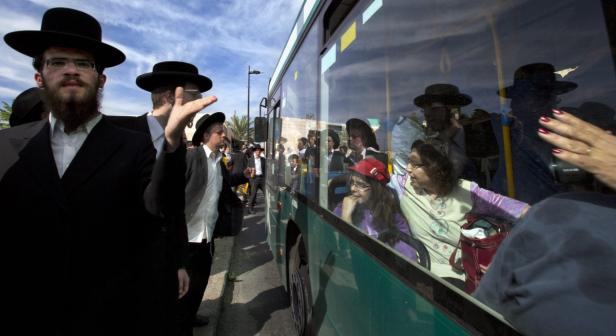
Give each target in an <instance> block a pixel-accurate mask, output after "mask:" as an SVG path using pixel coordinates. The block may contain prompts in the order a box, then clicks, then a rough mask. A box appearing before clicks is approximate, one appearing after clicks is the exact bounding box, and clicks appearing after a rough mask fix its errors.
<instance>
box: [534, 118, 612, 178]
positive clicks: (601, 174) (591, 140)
mask: <svg viewBox="0 0 616 336" xmlns="http://www.w3.org/2000/svg"><path fill="white" fill-rule="evenodd" d="M553 112H554V118H548V117H546V116H543V117H541V118H540V119H539V123H540V124H541V126H543V127H544V128H541V129H539V131H538V134H539V137H541V138H542V139H543V140H545V141H547V142H549V143H551V144H552V145H554V146H556V148H555V149H554V150H552V153H553V154H554V156H556V157H557V158H560V159H562V160H564V161H566V162H569V163H571V164H573V165H575V166H578V167H580V168H582V169H584V170H586V171H588V172H590V173H592V174H594V175H595V177H597V179H599V180H600V181H602V182H603V183H605V184H607V185H608V186H610V187H611V188H612V189H615V190H616V136H614V135H612V134H610V133H609V132H608V131H605V130H602V129H601V128H599V127H596V126H594V125H592V124H590V123H587V122H585V121H583V120H581V119H578V118H576V117H574V116H573V115H571V114H569V113H567V112H564V111H561V110H553Z"/></svg>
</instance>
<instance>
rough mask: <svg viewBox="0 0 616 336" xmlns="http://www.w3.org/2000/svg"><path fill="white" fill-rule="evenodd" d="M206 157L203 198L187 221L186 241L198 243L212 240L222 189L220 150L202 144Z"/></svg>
mask: <svg viewBox="0 0 616 336" xmlns="http://www.w3.org/2000/svg"><path fill="white" fill-rule="evenodd" d="M203 150H204V151H205V157H206V158H207V165H208V166H207V182H206V187H205V192H204V193H203V198H202V199H201V203H199V207H198V208H197V211H196V212H195V214H194V215H193V217H192V218H191V219H190V220H189V221H188V223H187V225H188V241H189V242H191V243H200V242H201V241H203V240H206V241H208V242H211V241H212V235H213V234H214V226H215V225H216V220H217V219H218V198H219V197H220V192H221V190H222V171H221V169H220V159H221V158H222V155H221V154H220V151H218V150H216V151H212V150H211V149H210V148H209V147H208V146H207V145H203Z"/></svg>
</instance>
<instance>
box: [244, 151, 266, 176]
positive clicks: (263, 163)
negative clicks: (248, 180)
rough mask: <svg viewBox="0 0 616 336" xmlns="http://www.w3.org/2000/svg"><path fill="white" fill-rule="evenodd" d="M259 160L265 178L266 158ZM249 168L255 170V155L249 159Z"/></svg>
mask: <svg viewBox="0 0 616 336" xmlns="http://www.w3.org/2000/svg"><path fill="white" fill-rule="evenodd" d="M259 160H260V161H261V172H262V173H263V176H262V177H263V178H265V161H266V160H265V158H264V157H260V158H259ZM248 167H249V168H255V157H254V155H253V156H251V157H250V158H249V159H248ZM255 176H256V175H255Z"/></svg>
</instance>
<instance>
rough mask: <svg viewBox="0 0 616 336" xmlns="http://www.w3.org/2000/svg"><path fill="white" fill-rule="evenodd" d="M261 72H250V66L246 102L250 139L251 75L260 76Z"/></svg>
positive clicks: (253, 70)
mask: <svg viewBox="0 0 616 336" xmlns="http://www.w3.org/2000/svg"><path fill="white" fill-rule="evenodd" d="M259 74H261V71H259V70H257V69H252V70H250V65H249V66H248V101H247V102H246V110H247V113H246V115H247V117H248V137H250V75H259Z"/></svg>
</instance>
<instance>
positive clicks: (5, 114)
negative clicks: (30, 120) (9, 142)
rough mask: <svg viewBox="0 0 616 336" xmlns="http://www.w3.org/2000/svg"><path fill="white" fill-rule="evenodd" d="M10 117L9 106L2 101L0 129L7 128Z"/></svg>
mask: <svg viewBox="0 0 616 336" xmlns="http://www.w3.org/2000/svg"><path fill="white" fill-rule="evenodd" d="M10 115H11V105H9V104H8V103H7V102H5V101H3V102H2V107H0V129H4V128H9V117H10Z"/></svg>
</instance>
